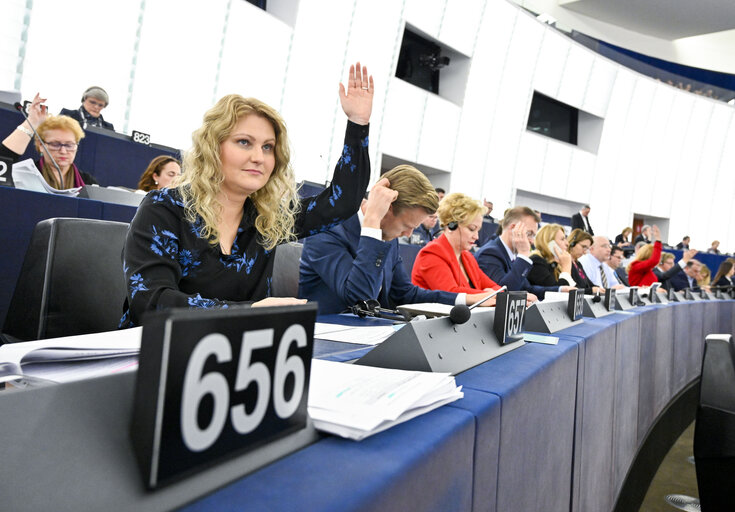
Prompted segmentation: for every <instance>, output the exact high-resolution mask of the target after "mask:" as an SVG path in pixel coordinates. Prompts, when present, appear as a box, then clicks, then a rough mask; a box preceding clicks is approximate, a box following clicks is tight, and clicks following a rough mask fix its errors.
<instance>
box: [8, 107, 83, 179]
mask: <svg viewBox="0 0 735 512" xmlns="http://www.w3.org/2000/svg"><path fill="white" fill-rule="evenodd" d="M44 101H46V99H45V98H41V96H40V95H39V94H36V96H35V97H34V98H33V101H32V102H31V104H30V105H29V106H28V120H27V121H24V122H23V123H22V124H21V125H19V126H18V127H17V128H16V129H15V130H13V131H12V132H11V133H10V135H8V136H7V137H6V138H5V139H4V140H3V141H2V144H1V145H0V156H4V157H6V158H11V159H12V160H13V161H14V162H17V161H18V160H19V159H20V157H21V155H22V154H23V153H25V151H26V148H27V147H28V144H29V143H30V142H31V140H32V139H33V140H34V142H35V146H36V151H38V153H39V154H40V155H41V158H40V159H39V160H37V161H36V166H37V167H38V169H39V170H40V171H41V174H42V175H43V179H45V180H46V183H48V184H49V185H51V186H52V187H54V188H57V189H66V188H72V187H83V186H84V185H95V184H97V180H96V179H94V176H92V175H91V174H88V173H86V172H82V171H80V170H79V169H78V168H77V166H76V165H75V164H74V159H75V158H76V156H77V149H79V141H80V140H82V138H83V137H84V131H83V130H82V127H81V126H79V123H78V122H76V121H75V120H74V119H72V118H71V117H68V116H49V115H48V109H47V108H46V106H45V105H43V102H44ZM31 126H33V127H34V128H35V129H36V131H37V132H38V135H39V136H40V137H41V140H43V141H44V142H45V143H46V148H48V152H47V151H46V149H44V147H43V145H41V143H40V142H39V140H38V138H36V137H35V136H34V135H33V131H32V130H31V129H30V128H31ZM54 162H55V163H56V165H58V166H59V167H58V169H57V168H56V165H54ZM59 173H61V181H59Z"/></svg>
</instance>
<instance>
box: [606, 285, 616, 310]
mask: <svg viewBox="0 0 735 512" xmlns="http://www.w3.org/2000/svg"><path fill="white" fill-rule="evenodd" d="M614 293H615V292H614V291H613V290H612V289H610V288H608V289H606V290H605V299H604V300H605V301H604V304H605V309H606V310H608V311H613V310H615V295H614Z"/></svg>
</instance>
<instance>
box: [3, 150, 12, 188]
mask: <svg viewBox="0 0 735 512" xmlns="http://www.w3.org/2000/svg"><path fill="white" fill-rule="evenodd" d="M14 186H15V184H14V183H13V161H12V160H11V159H9V158H3V157H0V187H14Z"/></svg>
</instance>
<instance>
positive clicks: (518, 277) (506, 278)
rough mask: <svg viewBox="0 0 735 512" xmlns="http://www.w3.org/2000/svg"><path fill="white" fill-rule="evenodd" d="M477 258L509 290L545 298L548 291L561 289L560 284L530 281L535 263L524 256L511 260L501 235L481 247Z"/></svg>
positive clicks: (494, 279) (481, 266) (491, 276)
mask: <svg viewBox="0 0 735 512" xmlns="http://www.w3.org/2000/svg"><path fill="white" fill-rule="evenodd" d="M475 258H476V259H477V263H478V264H479V265H480V268H481V269H482V271H483V272H485V273H486V274H487V275H488V277H490V279H492V280H493V281H495V282H496V283H498V284H499V285H500V286H503V285H505V286H507V287H508V290H511V291H515V290H518V291H521V290H522V291H527V292H531V293H533V294H534V295H536V296H537V297H538V298H539V299H541V300H543V298H544V295H545V294H546V292H547V291H553V292H555V291H557V290H558V289H559V287H558V286H539V285H533V284H531V283H529V282H528V278H527V276H528V273H529V272H530V271H531V268H532V267H533V264H532V263H529V262H527V261H526V260H524V259H523V258H516V259H515V260H513V261H512V262H511V261H510V256H508V251H506V250H505V246H503V241H502V240H501V239H500V237H498V238H496V239H495V240H490V241H489V242H488V243H486V244H485V245H483V246H482V247H480V248H479V249H478V250H477V252H476V253H475Z"/></svg>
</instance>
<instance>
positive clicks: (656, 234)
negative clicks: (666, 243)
mask: <svg viewBox="0 0 735 512" xmlns="http://www.w3.org/2000/svg"><path fill="white" fill-rule="evenodd" d="M651 232H652V233H653V241H654V242H660V241H661V230H660V229H658V226H657V225H656V224H654V225H653V227H652V228H651Z"/></svg>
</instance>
